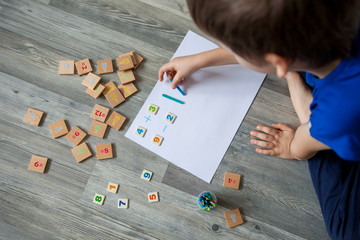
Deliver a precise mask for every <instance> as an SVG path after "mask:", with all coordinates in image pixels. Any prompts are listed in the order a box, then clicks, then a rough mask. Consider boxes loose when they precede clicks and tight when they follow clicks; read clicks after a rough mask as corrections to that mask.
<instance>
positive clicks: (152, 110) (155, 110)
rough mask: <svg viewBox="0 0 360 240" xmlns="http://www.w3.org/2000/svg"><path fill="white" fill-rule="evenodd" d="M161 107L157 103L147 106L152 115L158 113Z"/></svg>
mask: <svg viewBox="0 0 360 240" xmlns="http://www.w3.org/2000/svg"><path fill="white" fill-rule="evenodd" d="M158 110H159V107H158V106H156V105H155V104H150V105H149V107H148V108H147V111H148V112H149V113H151V114H152V115H156V113H157V112H158Z"/></svg>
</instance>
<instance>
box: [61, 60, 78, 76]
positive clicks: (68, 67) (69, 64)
mask: <svg viewBox="0 0 360 240" xmlns="http://www.w3.org/2000/svg"><path fill="white" fill-rule="evenodd" d="M74 64H75V62H74V61H72V60H65V61H60V62H59V74H61V75H65V74H75V67H74Z"/></svg>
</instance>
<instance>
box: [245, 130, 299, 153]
mask: <svg viewBox="0 0 360 240" xmlns="http://www.w3.org/2000/svg"><path fill="white" fill-rule="evenodd" d="M257 130H259V132H257V131H251V132H250V135H251V136H254V137H257V138H258V139H251V141H250V142H251V143H252V144H254V145H257V146H259V147H261V148H256V152H258V153H261V154H265V155H273V156H278V157H281V158H286V159H295V157H294V156H292V154H291V151H290V146H291V142H292V141H293V139H294V137H295V130H294V129H292V128H291V127H289V126H287V125H285V124H283V123H277V124H272V128H270V127H265V126H257Z"/></svg>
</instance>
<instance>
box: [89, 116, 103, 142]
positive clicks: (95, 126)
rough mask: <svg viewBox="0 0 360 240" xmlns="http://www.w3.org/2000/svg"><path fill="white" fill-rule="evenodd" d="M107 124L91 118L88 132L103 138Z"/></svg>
mask: <svg viewBox="0 0 360 240" xmlns="http://www.w3.org/2000/svg"><path fill="white" fill-rule="evenodd" d="M107 126H108V125H107V124H106V123H102V122H98V121H96V120H93V121H92V123H91V127H90V130H89V134H90V135H92V136H95V137H98V138H104V135H105V132H106V129H107Z"/></svg>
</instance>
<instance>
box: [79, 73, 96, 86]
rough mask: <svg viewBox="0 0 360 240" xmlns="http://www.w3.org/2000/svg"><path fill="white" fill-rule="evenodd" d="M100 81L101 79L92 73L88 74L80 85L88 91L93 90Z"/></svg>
mask: <svg viewBox="0 0 360 240" xmlns="http://www.w3.org/2000/svg"><path fill="white" fill-rule="evenodd" d="M100 79H101V77H99V76H97V75H95V74H93V73H89V74H88V75H87V76H86V78H85V79H84V81H82V83H81V84H82V85H84V86H86V87H88V88H90V89H94V88H95V87H96V85H97V84H98V83H99V82H100Z"/></svg>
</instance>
